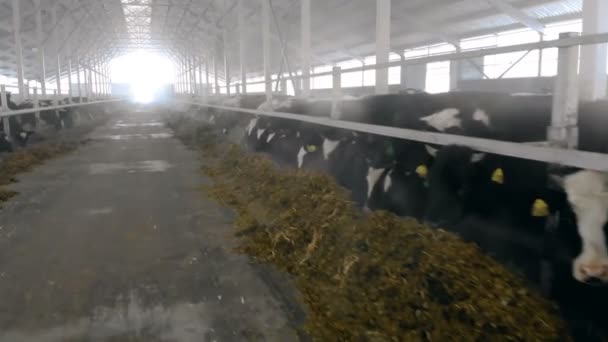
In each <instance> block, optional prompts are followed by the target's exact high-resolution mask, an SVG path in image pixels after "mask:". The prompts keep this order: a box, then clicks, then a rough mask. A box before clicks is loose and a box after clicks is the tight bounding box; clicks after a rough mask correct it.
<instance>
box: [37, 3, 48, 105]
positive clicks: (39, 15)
mask: <svg viewBox="0 0 608 342" xmlns="http://www.w3.org/2000/svg"><path fill="white" fill-rule="evenodd" d="M34 5H35V6H36V47H37V49H38V59H39V61H40V69H39V70H40V73H39V75H38V78H39V81H40V91H41V92H42V96H45V95H46V64H45V61H44V35H43V31H42V30H43V28H42V11H41V6H40V0H34Z"/></svg>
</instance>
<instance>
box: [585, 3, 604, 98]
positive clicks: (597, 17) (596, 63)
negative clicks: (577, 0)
mask: <svg viewBox="0 0 608 342" xmlns="http://www.w3.org/2000/svg"><path fill="white" fill-rule="evenodd" d="M607 16H608V1H606V0H584V1H583V34H584V35H586V34H594V33H605V32H608V21H607V20H606V17H607ZM606 47H607V44H605V43H604V44H593V45H583V46H581V59H580V81H581V82H580V86H581V88H580V96H581V100H588V101H592V100H597V99H601V98H604V97H606V82H607V81H608V80H607V78H606V57H607V53H606V52H607V50H606Z"/></svg>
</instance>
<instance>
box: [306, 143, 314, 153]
mask: <svg viewBox="0 0 608 342" xmlns="http://www.w3.org/2000/svg"><path fill="white" fill-rule="evenodd" d="M316 150H317V146H315V145H306V151H308V152H310V153H313V152H314V151H316Z"/></svg>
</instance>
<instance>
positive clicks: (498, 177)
mask: <svg viewBox="0 0 608 342" xmlns="http://www.w3.org/2000/svg"><path fill="white" fill-rule="evenodd" d="M492 182H494V183H498V184H504V183H505V173H504V172H503V171H502V169H501V168H498V169H496V170H494V173H492Z"/></svg>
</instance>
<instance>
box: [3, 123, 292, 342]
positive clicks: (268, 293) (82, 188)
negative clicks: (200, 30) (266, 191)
mask: <svg viewBox="0 0 608 342" xmlns="http://www.w3.org/2000/svg"><path fill="white" fill-rule="evenodd" d="M92 138H93V141H92V142H91V143H89V144H87V145H85V146H83V147H81V148H80V149H79V150H77V151H76V152H75V153H72V154H69V155H67V156H64V157H62V158H58V159H55V160H52V161H50V162H48V163H47V164H46V165H43V166H41V167H39V168H37V169H36V170H35V171H34V172H32V173H29V174H25V175H21V176H20V177H19V179H20V182H19V183H17V184H15V185H14V186H13V188H14V189H15V190H17V191H19V192H20V194H19V195H18V196H17V197H16V198H14V199H13V200H11V201H10V202H8V203H7V204H6V205H5V207H4V209H2V211H0V341H10V342H19V341H97V340H99V341H107V340H111V341H124V340H127V341H197V342H198V341H209V342H211V341H218V342H220V341H282V342H290V341H297V336H296V334H295V330H294V329H293V327H292V324H291V323H290V321H291V320H290V319H289V318H288V317H289V316H290V315H291V309H292V307H291V305H289V304H286V302H290V301H291V300H285V298H286V297H285V296H282V295H281V293H283V292H282V291H277V290H276V288H275V287H274V286H272V282H268V281H267V278H266V276H263V274H264V273H265V272H260V270H259V267H258V266H253V265H252V264H250V262H249V261H248V259H247V258H246V257H244V256H241V255H238V254H236V253H233V252H232V251H231V248H232V247H234V243H235V241H234V239H233V238H232V237H231V233H232V227H231V214H230V212H229V211H227V210H226V209H223V208H221V207H220V206H218V205H217V204H216V203H215V202H213V201H212V200H210V199H207V198H205V196H204V195H203V194H202V193H201V191H200V186H201V184H202V183H204V182H205V179H204V178H203V177H202V175H201V172H200V171H199V167H200V162H199V161H198V159H197V156H196V153H195V152H192V151H189V150H187V149H186V148H185V147H183V146H182V145H181V143H180V142H179V141H177V140H176V139H174V138H172V137H171V131H170V130H168V129H167V128H165V127H164V125H163V124H162V122H161V118H160V115H158V114H154V113H147V112H132V113H128V114H125V115H121V116H118V117H115V118H113V119H112V120H111V122H110V123H108V124H107V125H105V126H104V127H101V128H99V129H97V130H96V131H95V132H94V133H93V135H92Z"/></svg>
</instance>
